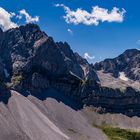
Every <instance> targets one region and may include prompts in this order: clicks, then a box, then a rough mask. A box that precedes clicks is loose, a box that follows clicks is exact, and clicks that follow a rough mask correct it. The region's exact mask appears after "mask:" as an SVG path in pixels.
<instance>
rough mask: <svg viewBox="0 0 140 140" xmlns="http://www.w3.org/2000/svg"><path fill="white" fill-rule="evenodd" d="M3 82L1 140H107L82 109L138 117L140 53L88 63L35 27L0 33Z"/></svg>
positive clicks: (0, 92) (0, 78) (133, 51)
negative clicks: (93, 109)
mask: <svg viewBox="0 0 140 140" xmlns="http://www.w3.org/2000/svg"><path fill="white" fill-rule="evenodd" d="M0 82H1V84H0V101H1V102H0V118H1V119H0V131H1V134H0V139H2V140H66V139H71V140H82V139H87V140H106V139H107V137H106V136H105V134H104V133H103V132H102V131H101V130H100V129H98V128H96V127H93V126H91V124H90V123H89V120H88V119H87V118H89V117H87V114H86V113H85V112H86V111H82V110H83V109H85V108H86V109H87V108H88V107H93V108H95V110H96V113H97V114H99V115H101V114H106V113H111V114H114V113H115V114H118V113H119V114H120V113H122V114H123V115H124V116H125V117H126V118H127V120H128V118H129V117H133V116H137V117H139V116H140V51H139V50H137V49H130V50H126V51H125V52H124V53H122V54H121V55H119V56H118V57H116V58H113V59H105V60H104V61H102V62H99V63H96V64H94V65H93V64H89V63H88V61H87V60H86V59H84V58H82V57H81V56H80V55H79V54H78V53H75V52H73V51H72V49H71V48H70V45H69V44H68V43H67V42H55V41H54V40H53V38H52V37H50V36H48V35H47V34H46V33H45V32H43V31H41V29H40V28H39V26H38V25H36V24H27V25H25V26H20V27H17V28H13V29H9V30H7V31H5V32H3V31H2V30H1V29H0ZM135 121H136V120H134V121H133V122H134V124H136V123H135ZM125 126H126V125H125ZM135 127H136V126H135Z"/></svg>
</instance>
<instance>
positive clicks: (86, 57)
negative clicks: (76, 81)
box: [84, 52, 95, 60]
mask: <svg viewBox="0 0 140 140" xmlns="http://www.w3.org/2000/svg"><path fill="white" fill-rule="evenodd" d="M84 58H85V59H90V60H92V59H94V58H95V56H91V55H89V54H88V53H87V52H86V53H84Z"/></svg>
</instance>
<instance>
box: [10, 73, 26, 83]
mask: <svg viewBox="0 0 140 140" xmlns="http://www.w3.org/2000/svg"><path fill="white" fill-rule="evenodd" d="M23 80H24V77H23V76H22V75H14V76H13V77H12V84H13V85H19V84H20V83H21V82H22V81H23Z"/></svg>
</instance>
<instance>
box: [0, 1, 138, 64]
mask: <svg viewBox="0 0 140 140" xmlns="http://www.w3.org/2000/svg"><path fill="white" fill-rule="evenodd" d="M55 4H63V5H64V6H67V7H68V8H70V10H71V11H76V10H77V9H78V8H82V10H84V11H87V12H88V13H91V10H92V7H95V6H98V8H104V9H106V10H108V11H111V10H112V9H113V8H114V7H117V8H118V10H119V12H122V11H123V9H125V11H126V12H125V13H123V20H122V21H117V20H115V19H113V20H112V21H110V22H108V20H106V21H102V22H101V21H99V24H98V25H96V26H95V25H94V24H90V25H88V24H85V23H83V22H80V23H78V24H75V23H73V22H70V23H67V22H66V20H65V19H64V18H63V16H66V14H67V13H66V11H65V10H64V7H56V6H55ZM139 6H140V1H139V0H1V1H0V7H1V8H3V9H4V10H6V11H7V12H9V13H10V12H14V13H15V15H16V16H15V15H14V16H13V17H12V18H11V21H12V22H14V23H15V24H17V25H21V24H25V17H23V15H24V14H19V11H21V10H22V9H24V10H25V11H26V12H27V13H28V14H29V15H30V16H31V18H35V19H33V21H35V22H36V21H37V24H39V25H40V27H41V29H42V30H44V31H45V32H46V33H47V34H48V35H50V36H53V38H54V40H55V41H66V42H68V43H69V44H70V46H71V48H72V49H73V50H74V51H77V52H78V53H79V54H80V55H82V56H84V54H86V56H88V55H89V57H87V58H89V59H88V60H89V62H93V63H94V62H96V61H100V60H102V59H104V58H112V57H115V56H117V55H119V54H121V53H122V52H123V51H124V50H126V49H129V48H138V49H140V46H139V44H140V41H138V40H140V14H139V13H140V8H139ZM122 8H123V9H122ZM108 13H109V12H108ZM17 15H18V17H19V18H17ZM36 16H39V19H38V20H36ZM0 20H1V16H0ZM118 20H119V19H118ZM120 20H121V19H120ZM90 56H91V57H90ZM93 56H94V57H93Z"/></svg>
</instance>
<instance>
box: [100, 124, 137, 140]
mask: <svg viewBox="0 0 140 140" xmlns="http://www.w3.org/2000/svg"><path fill="white" fill-rule="evenodd" d="M100 128H101V129H102V130H103V132H104V133H105V134H106V135H107V136H108V138H109V140H140V132H133V131H130V130H127V129H120V128H113V127H110V126H101V127H100Z"/></svg>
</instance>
